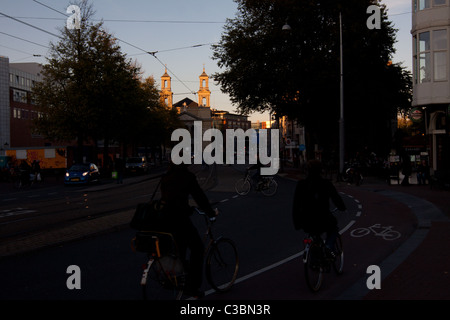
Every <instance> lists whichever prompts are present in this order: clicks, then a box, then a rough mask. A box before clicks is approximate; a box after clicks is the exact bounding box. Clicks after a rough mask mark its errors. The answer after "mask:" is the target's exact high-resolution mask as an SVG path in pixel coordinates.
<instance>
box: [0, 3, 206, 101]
mask: <svg viewBox="0 0 450 320" xmlns="http://www.w3.org/2000/svg"><path fill="white" fill-rule="evenodd" d="M33 1H34V2H36V3H38V4H40V5H42V6H44V7H46V8H48V9H50V10H53V11H55V12H57V13H59V14H62V15H63V16H65V17H67V15H66V14H65V13H63V12H61V11H58V10H56V9H54V8H52V7H50V6H47V5H45V4H42V3H41V2H39V1H37V0H33ZM0 13H1V12H0ZM30 26H31V25H30ZM43 31H45V30H43ZM58 37H59V36H58ZM59 38H60V37H59ZM115 39H117V40H119V41H121V42H123V43H125V44H127V45H129V46H131V47H133V48H136V49H138V50H140V51H143V52H144V53H148V54H150V55H152V56H153V57H154V58H155V59H156V60H157V61H158V62H159V63H161V64H162V65H163V66H164V67H165V68H167V65H166V64H164V62H162V61H161V60H160V59H159V58H158V57H157V56H156V53H157V52H158V51H153V52H151V51H147V50H144V49H142V48H139V47H137V46H135V45H133V44H131V43H129V42H126V41H124V40H122V39H119V38H117V37H115ZM167 70H168V71H169V72H170V73H172V74H173V76H174V77H175V78H176V79H177V80H178V81H180V82H181V83H182V84H183V85H184V86H185V87H186V88H187V89H188V90H189V91H190V92H191V93H192V94H194V95H196V94H197V93H196V92H195V91H193V90H191V88H189V87H188V86H187V85H186V84H185V83H184V82H183V81H182V80H180V78H178V77H177V75H176V74H175V73H174V72H173V71H171V70H170V69H169V68H167Z"/></svg>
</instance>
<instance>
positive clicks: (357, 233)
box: [350, 223, 401, 241]
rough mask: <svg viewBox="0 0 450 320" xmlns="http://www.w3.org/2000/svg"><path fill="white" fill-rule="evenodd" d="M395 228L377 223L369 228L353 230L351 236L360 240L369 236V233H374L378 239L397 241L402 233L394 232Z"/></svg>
mask: <svg viewBox="0 0 450 320" xmlns="http://www.w3.org/2000/svg"><path fill="white" fill-rule="evenodd" d="M392 228H393V226H387V227H382V226H381V224H379V223H376V224H374V225H372V226H370V227H367V228H358V229H354V230H352V232H350V235H351V236H352V237H355V238H360V237H364V236H366V235H368V234H369V233H371V232H372V233H373V234H374V235H375V236H377V237H382V238H383V239H384V240H388V241H389V240H395V239H398V238H400V237H401V233H400V232H398V231H395V230H392Z"/></svg>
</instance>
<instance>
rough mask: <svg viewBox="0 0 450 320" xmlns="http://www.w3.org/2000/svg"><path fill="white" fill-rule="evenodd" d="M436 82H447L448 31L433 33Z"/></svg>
mask: <svg viewBox="0 0 450 320" xmlns="http://www.w3.org/2000/svg"><path fill="white" fill-rule="evenodd" d="M433 59H434V80H435V81H445V80H447V30H446V29H442V30H435V31H433Z"/></svg>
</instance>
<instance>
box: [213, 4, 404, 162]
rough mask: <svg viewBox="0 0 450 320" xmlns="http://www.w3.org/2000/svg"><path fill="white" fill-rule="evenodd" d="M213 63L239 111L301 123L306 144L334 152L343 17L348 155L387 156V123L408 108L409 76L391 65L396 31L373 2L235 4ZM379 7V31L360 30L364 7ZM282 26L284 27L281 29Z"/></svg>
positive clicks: (364, 24) (398, 66)
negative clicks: (266, 113) (367, 150)
mask: <svg viewBox="0 0 450 320" xmlns="http://www.w3.org/2000/svg"><path fill="white" fill-rule="evenodd" d="M235 1H236V2H237V3H238V13H237V15H236V17H235V18H233V19H229V20H228V21H227V24H226V26H225V29H224V32H223V34H222V37H221V40H220V42H219V43H218V44H217V45H215V46H214V48H213V49H214V55H213V58H214V59H215V60H217V63H218V65H219V67H221V68H222V69H223V70H224V71H222V72H219V73H216V74H214V79H215V80H216V81H217V82H218V83H219V84H220V85H221V88H222V91H224V92H225V93H228V94H229V95H230V98H231V100H232V102H233V103H234V104H235V105H236V106H237V108H238V110H239V111H241V112H242V113H244V114H249V113H252V112H261V111H271V112H275V113H276V114H277V115H278V116H284V115H286V116H288V117H289V118H290V119H296V120H298V121H299V122H300V123H302V124H303V125H304V126H305V128H306V132H307V134H308V137H309V141H307V144H309V147H311V146H313V145H314V144H319V145H320V146H322V147H323V148H325V149H328V150H330V151H332V150H333V149H334V150H335V149H336V146H337V137H338V134H337V133H338V120H339V111H340V23H339V16H340V14H341V17H342V30H343V31H342V34H343V42H342V43H343V66H344V110H345V117H344V118H345V132H346V145H347V146H348V150H349V152H353V151H356V150H358V149H360V148H363V147H369V148H371V149H373V151H375V152H380V153H382V152H386V151H387V150H386V146H387V144H386V142H387V140H389V139H390V138H391V129H392V128H391V126H390V120H391V119H393V118H394V119H395V114H396V112H397V110H398V109H404V108H408V106H409V104H410V95H411V92H410V89H411V84H410V82H411V79H410V75H409V73H408V72H407V71H406V70H405V69H404V68H403V67H401V65H398V64H394V65H389V61H390V60H391V59H392V55H393V54H394V53H395V49H394V43H395V41H396V40H395V32H396V30H395V29H394V28H393V26H392V23H391V22H390V21H388V19H387V14H386V8H385V6H384V5H382V4H381V3H379V2H377V1H373V0H346V1H343V0H341V1H336V0H314V1H313V0H309V1H295V0H235ZM372 4H377V5H378V6H380V8H381V28H380V29H369V28H368V27H367V25H366V22H367V19H368V18H369V16H370V15H369V14H367V13H366V10H367V8H368V6H369V5H372ZM285 24H288V25H289V26H290V30H283V28H282V27H283V26H284V25H285Z"/></svg>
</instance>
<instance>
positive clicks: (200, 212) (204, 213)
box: [193, 207, 219, 222]
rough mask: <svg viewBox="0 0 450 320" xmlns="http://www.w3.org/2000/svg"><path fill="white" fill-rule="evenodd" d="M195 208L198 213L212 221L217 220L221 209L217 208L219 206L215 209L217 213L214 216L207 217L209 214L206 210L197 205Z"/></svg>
mask: <svg viewBox="0 0 450 320" xmlns="http://www.w3.org/2000/svg"><path fill="white" fill-rule="evenodd" d="M193 209H194V210H195V211H197V213H198V214H199V215H201V216H205V219H208V220H209V221H211V222H214V221H216V217H217V216H218V215H219V209H217V208H215V209H214V211H215V212H216V215H215V216H214V217H207V216H206V212H204V211H202V210H200V209H199V208H197V207H193Z"/></svg>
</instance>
